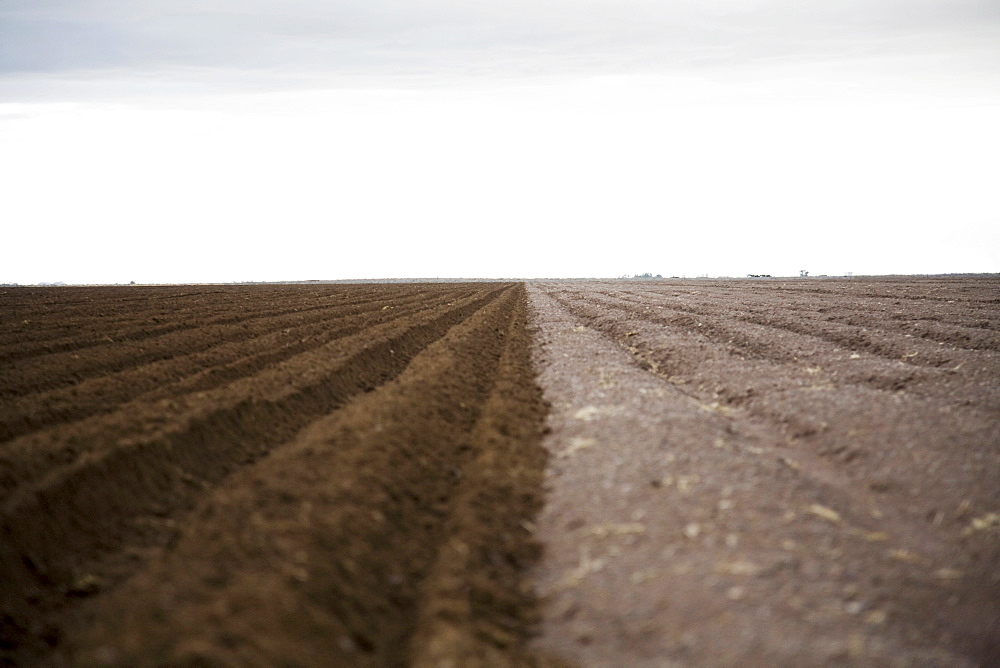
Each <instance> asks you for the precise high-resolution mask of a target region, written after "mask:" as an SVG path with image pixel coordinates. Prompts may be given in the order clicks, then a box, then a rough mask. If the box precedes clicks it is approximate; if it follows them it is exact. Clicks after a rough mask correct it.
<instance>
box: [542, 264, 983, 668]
mask: <svg viewBox="0 0 1000 668" xmlns="http://www.w3.org/2000/svg"><path fill="white" fill-rule="evenodd" d="M530 290H531V296H532V301H533V304H534V306H535V309H536V318H535V323H536V327H537V330H536V333H537V337H538V340H539V343H540V344H541V350H540V352H539V368H540V372H541V375H540V381H541V383H542V385H543V388H544V390H545V396H546V398H547V399H548V400H549V402H550V403H551V406H552V410H551V414H550V416H549V423H550V426H551V429H552V434H551V436H550V437H549V439H548V440H547V445H548V446H549V448H550V449H551V451H552V452H553V455H554V457H553V459H552V464H551V468H550V476H549V485H550V486H551V492H550V493H549V496H548V503H547V505H546V507H545V509H544V510H543V511H542V514H541V517H540V518H539V520H538V522H537V523H538V536H539V538H540V539H541V540H542V541H543V543H544V544H545V549H546V557H545V559H544V560H543V562H542V564H541V566H540V567H539V568H538V569H537V571H536V580H537V583H538V587H539V589H540V590H541V592H542V593H544V594H545V595H546V596H547V598H548V605H547V606H546V614H545V624H544V627H543V633H542V634H541V637H540V638H539V639H538V641H537V646H538V647H539V648H540V649H542V650H545V651H547V652H549V653H551V654H555V655H558V656H560V657H562V658H564V659H569V660H574V661H578V662H580V663H582V664H585V665H595V666H596V665H628V666H663V665H676V664H679V665H787V666H802V665H825V664H831V663H832V664H836V663H844V662H850V663H855V664H861V665H899V666H912V665H920V666H926V665H942V666H944V665H947V666H958V665H968V666H976V665H998V664H1000V356H998V351H1000V281H997V280H995V279H992V280H962V279H954V280H930V279H918V280H840V281H817V280H812V279H810V280H789V281H778V280H761V281H736V282H715V281H687V282H669V281H649V282H622V281H612V282H603V283H569V282H563V283H550V284H533V285H532V287H531V288H530Z"/></svg>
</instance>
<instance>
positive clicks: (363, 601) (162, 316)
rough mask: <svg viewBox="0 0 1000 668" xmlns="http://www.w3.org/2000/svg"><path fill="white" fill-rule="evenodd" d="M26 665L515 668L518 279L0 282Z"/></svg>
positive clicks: (18, 626) (17, 627) (534, 500)
mask: <svg viewBox="0 0 1000 668" xmlns="http://www.w3.org/2000/svg"><path fill="white" fill-rule="evenodd" d="M0 299H2V304H3V310H2V314H3V318H4V327H3V334H2V339H0V360H2V364H3V366H2V371H0V374H2V375H0V379H2V381H0V396H2V397H3V410H2V417H0V419H2V424H3V427H4V429H5V430H6V431H5V433H4V437H5V440H4V442H3V444H2V446H0V492H2V497H0V503H2V514H0V532H2V533H0V537H2V539H0V582H3V587H2V588H0V614H2V617H0V623H2V632H0V652H2V656H3V659H4V660H5V661H6V662H8V663H13V664H24V665H29V664H37V663H45V664H51V665H60V664H65V665H77V664H113V665H164V664H169V665H175V664H185V665H186V664H197V665H206V664H207V665H289V666H291V665H303V666H307V665H317V666H319V665H440V664H441V662H446V663H447V662H452V663H453V664H454V665H470V664H477V663H478V664H492V665H503V664H523V663H526V662H529V661H531V660H530V659H529V658H528V657H527V655H526V654H525V653H524V652H525V650H524V647H525V640H526V638H527V634H528V632H529V630H530V627H531V624H532V622H533V620H534V618H535V609H536V608H535V606H534V604H533V597H532V593H531V591H530V588H528V587H527V586H526V585H525V583H524V572H525V569H526V566H527V565H528V564H530V563H531V562H532V561H533V560H534V559H536V558H537V556H538V553H539V549H538V546H537V544H536V543H535V541H534V539H533V537H532V536H531V534H530V532H529V531H528V530H527V529H526V528H525V525H524V523H525V521H526V519H527V518H530V517H532V516H533V515H534V514H535V513H536V512H537V510H538V509H539V507H540V505H541V501H542V497H541V487H542V475H543V471H544V466H545V461H546V453H545V450H544V449H543V448H542V447H541V445H540V439H541V430H542V420H543V417H544V409H545V406H544V403H543V402H542V400H541V396H540V391H539V389H538V388H537V386H536V385H535V384H534V382H533V370H532V367H531V362H530V347H529V343H530V342H529V338H528V335H527V330H526V327H525V318H526V298H525V290H524V286H523V285H518V284H476V285H462V284H449V285H382V286H371V285H368V286H339V287H331V286H323V287H316V286H310V287H308V288H306V287H259V286H258V287H232V288H192V287H183V288H148V289H146V288H65V289H57V290H30V289H18V290H7V291H5V292H4V293H3V294H2V295H0Z"/></svg>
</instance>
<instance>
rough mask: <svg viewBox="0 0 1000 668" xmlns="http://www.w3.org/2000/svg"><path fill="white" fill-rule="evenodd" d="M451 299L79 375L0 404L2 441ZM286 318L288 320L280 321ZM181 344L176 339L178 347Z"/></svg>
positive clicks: (250, 335)
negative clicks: (65, 383)
mask: <svg viewBox="0 0 1000 668" xmlns="http://www.w3.org/2000/svg"><path fill="white" fill-rule="evenodd" d="M454 299H458V297H456V296H454V295H444V296H440V297H438V298H437V299H428V298H426V297H425V296H422V295H421V296H417V297H415V298H413V299H406V300H395V301H394V302H393V304H392V306H391V307H390V308H389V309H388V310H387V309H385V308H383V306H384V305H380V304H381V303H380V302H378V303H376V304H375V305H373V306H372V308H370V309H367V310H358V311H356V312H352V313H351V314H350V315H340V316H339V317H337V315H335V314H333V313H326V312H324V313H323V314H322V317H318V316H313V317H310V318H304V317H303V318H302V321H305V322H302V321H300V322H298V323H294V324H293V323H289V322H286V321H285V320H283V319H282V320H279V322H277V323H274V324H271V325H270V326H269V327H268V331H265V332H258V331H253V330H249V329H245V330H243V335H244V336H245V337H246V338H243V339H238V340H234V341H227V342H225V343H222V344H219V345H215V346H212V347H210V348H207V349H205V350H202V351H199V352H194V353H188V354H178V355H176V356H173V357H170V358H168V359H165V360H160V361H157V362H152V363H149V364H141V365H139V366H135V367H129V368H127V369H125V370H123V371H119V372H116V373H110V374H106V375H103V376H98V377H96V378H90V379H87V380H84V381H82V382H79V383H77V384H74V385H73V386H71V387H69V388H62V389H57V390H51V391H48V392H40V393H32V394H26V395H22V396H20V397H18V398H16V399H14V400H12V401H10V402H9V403H8V404H6V405H4V406H2V407H0V443H2V442H4V441H7V440H10V439H12V438H15V437H17V436H20V435H22V434H26V433H29V432H32V431H35V430H38V429H40V428H42V427H51V426H53V425H57V424H61V423H65V422H70V421H74V420H79V419H82V418H85V417H88V416H90V415H95V414H98V413H108V412H111V411H113V410H115V409H116V408H117V407H118V406H119V405H120V404H122V403H125V402H128V401H134V400H143V401H151V400H155V399H162V398H169V397H171V396H174V395H178V394H183V393H189V392H195V391H205V390H210V389H212V388H214V387H218V386H219V385H222V384H224V383H228V382H232V381H234V380H236V379H238V378H242V377H245V376H249V375H251V374H252V373H254V372H256V371H258V370H260V369H263V368H265V367H266V366H268V365H271V364H276V363H279V362H281V361H282V360H285V359H288V358H289V357H292V356H294V355H298V354H302V353H303V352H306V351H308V350H310V349H313V348H318V347H320V346H323V345H326V344H327V343H329V342H330V341H333V340H335V339H337V338H341V337H345V336H350V335H352V334H357V333H358V332H360V331H361V330H362V329H363V328H365V327H371V326H373V325H377V324H380V323H382V322H387V321H389V320H394V319H399V318H404V317H408V316H410V315H411V314H413V313H415V312H416V311H417V310H421V309H423V310H426V309H428V308H433V307H434V306H435V305H436V304H440V303H443V302H445V301H449V300H454ZM284 324H291V325H292V326H290V327H283V328H282V325H284ZM201 334H202V332H201V331H200V330H194V331H192V332H191V336H192V337H195V338H196V339H197V338H200V337H201ZM186 347H188V346H178V349H179V350H183V349H184V348H186ZM28 382H34V381H28ZM0 447H2V446H0Z"/></svg>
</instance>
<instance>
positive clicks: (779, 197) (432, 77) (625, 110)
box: [0, 0, 1000, 283]
mask: <svg viewBox="0 0 1000 668" xmlns="http://www.w3.org/2000/svg"><path fill="white" fill-rule="evenodd" d="M998 156H1000V1H998V0H847V1H842V2H835V3H834V2H826V1H823V2H820V1H814V0H742V1H737V0H725V1H719V2H710V1H707V0H547V1H546V0H536V1H533V2H522V1H509V0H505V1H502V2H501V1H499V0H496V1H489V2H486V1H484V0H464V1H462V2H459V1H458V0H439V1H427V0H408V1H405V2H404V1H402V0H341V1H330V0H324V1H320V0H284V1H283V2H277V1H276V0H273V1H268V2H265V1H263V0H240V1H239V2H236V1H235V0H199V1H198V2H194V1H187V0H173V1H170V2H155V1H153V2H144V3H138V2H135V1H134V0H0V234H2V236H0V239H2V246H0V247H2V249H3V254H2V262H0V283H9V282H17V283H37V282H54V281H63V282H67V283H127V282H129V281H136V282H137V283H148V282H173V283H178V282H216V281H218V282H229V281H245V280H260V281H271V280H306V279H338V278H384V277H435V276H440V277H515V278H516V277H570V276H581V277H590V276H594V277H603V276H618V275H622V274H635V273H643V272H651V273H653V274H663V275H664V276H682V275H684V276H700V275H706V274H707V275H710V276H744V275H746V274H747V273H769V274H773V275H798V272H799V270H800V269H806V270H808V271H810V272H811V273H812V274H813V275H816V274H830V275H841V274H844V273H845V272H853V273H854V274H887V273H944V272H1000V185H998V184H1000V158H998Z"/></svg>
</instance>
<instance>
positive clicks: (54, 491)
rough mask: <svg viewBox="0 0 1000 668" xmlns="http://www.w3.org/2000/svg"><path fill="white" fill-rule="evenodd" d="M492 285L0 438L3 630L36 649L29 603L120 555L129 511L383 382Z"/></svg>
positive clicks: (143, 511)
mask: <svg viewBox="0 0 1000 668" xmlns="http://www.w3.org/2000/svg"><path fill="white" fill-rule="evenodd" d="M503 289H504V288H503V287H494V288H493V289H492V290H491V291H489V292H488V293H487V294H485V295H483V296H480V297H478V298H474V299H471V300H464V302H460V303H459V304H456V305H450V306H444V307H442V308H440V309H438V311H437V312H431V313H428V314H424V315H422V316H420V317H415V318H413V319H411V320H409V321H407V322H403V323H400V322H395V321H393V322H389V323H386V324H384V325H381V326H376V327H373V328H372V329H371V330H369V331H366V332H364V333H363V334H359V335H355V336H354V337H348V339H347V340H346V341H337V342H334V343H333V344H331V345H332V346H334V347H330V346H325V347H323V348H320V349H318V350H316V351H313V352H311V353H310V354H308V355H305V356H300V357H298V358H292V359H291V360H288V361H286V362H285V363H283V364H281V365H278V366H277V367H274V368H271V369H268V371H267V373H266V374H258V375H257V376H255V377H252V378H248V379H245V380H242V381H238V382H236V383H234V384H232V385H229V386H225V387H223V388H219V389H218V390H216V391H213V392H207V393H198V394H196V395H188V396H186V397H178V398H175V399H171V400H169V401H165V402H156V403H153V404H150V405H147V406H140V405H131V406H130V407H129V409H128V410H124V411H120V412H118V413H116V414H112V415H111V416H105V417H102V418H98V419H93V420H89V421H84V422H83V423H81V425H80V426H75V425H74V426H73V428H72V429H71V428H70V427H69V426H67V428H66V429H64V430H60V429H59V428H57V429H55V430H52V431H51V432H49V433H46V438H45V439H32V438H31V436H30V435H29V436H27V437H22V439H17V440H15V441H12V442H11V443H9V444H8V445H7V447H5V448H4V450H3V452H2V453H0V455H2V457H3V459H2V460H0V465H2V466H3V468H2V473H3V480H2V481H3V482H4V484H5V487H7V488H9V487H10V485H11V484H15V485H16V487H14V488H9V489H8V495H7V497H6V500H5V501H4V502H3V504H4V505H3V508H2V511H0V580H3V581H4V582H5V587H4V588H3V590H2V592H0V611H2V614H3V616H4V617H3V623H4V625H5V626H6V627H7V631H6V632H5V634H4V635H5V636H9V635H11V632H10V631H9V629H11V628H13V629H15V631H14V632H13V635H15V636H17V637H21V636H24V635H25V634H27V635H26V636H25V640H26V641H27V642H28V643H29V644H32V643H35V644H37V643H38V642H39V641H40V639H39V638H37V637H33V634H32V633H31V632H32V628H31V624H30V623H29V622H30V620H31V619H34V618H37V616H38V614H39V608H41V609H43V610H44V609H45V608H46V607H47V606H58V605H59V604H61V603H62V602H64V601H65V598H66V595H67V593H70V594H71V593H72V592H73V591H75V590H77V589H79V588H80V586H81V585H80V579H81V577H84V576H85V575H87V574H89V572H88V573H83V572H82V571H81V569H84V570H86V569H87V568H88V567H87V566H86V564H87V563H88V562H90V561H99V560H100V558H101V555H103V554H105V553H112V554H116V553H118V552H120V551H121V549H122V546H123V545H125V544H126V543H127V542H128V540H129V539H130V538H131V537H133V536H134V535H135V534H136V533H137V529H136V525H135V519H136V518H139V517H143V516H146V517H161V518H162V517H169V515H171V514H173V513H175V512H177V511H178V510H180V509H182V508H184V507H185V506H186V505H187V504H189V503H190V501H191V499H193V498H194V497H195V496H197V495H199V494H201V493H203V491H204V488H205V487H206V486H211V485H212V484H214V483H215V482H216V481H218V480H219V479H221V478H222V477H223V476H224V475H226V474H227V473H229V472H230V471H232V470H233V469H234V468H236V467H237V466H239V465H241V464H245V463H247V462H250V461H253V460H254V459H256V458H258V457H260V456H261V455H262V454H264V453H265V452H267V451H268V450H269V449H270V448H272V447H274V446H276V445H278V444H280V443H281V442H283V441H285V440H287V439H288V438H290V437H291V436H292V435H293V434H294V433H295V432H296V431H297V430H298V429H300V428H301V427H302V426H304V425H305V424H307V423H308V422H309V421H311V420H313V419H315V418H317V417H319V416H321V415H323V414H325V413H328V412H330V411H331V410H333V409H334V408H336V407H337V406H339V405H342V404H343V403H344V402H346V401H348V400H349V398H350V397H352V396H355V395H357V394H358V393H363V392H366V391H370V390H371V389H373V388H375V387H378V386H379V385H381V384H382V383H384V382H386V381H387V380H389V379H391V378H392V377H394V376H395V375H396V374H398V373H399V372H401V371H402V370H403V369H404V368H406V366H407V364H408V363H409V361H410V360H411V359H412V358H413V357H414V356H416V355H417V354H418V353H419V352H420V351H421V350H423V349H424V348H425V347H426V346H428V345H430V344H431V343H432V342H433V341H435V340H437V339H439V338H440V337H441V336H443V335H445V334H446V333H447V332H448V331H449V330H450V329H451V328H452V327H453V326H454V325H456V324H457V323H459V322H461V321H462V320H464V319H465V318H467V317H468V316H469V315H471V314H473V313H475V312H476V311H477V310H479V309H480V308H482V307H483V306H484V305H485V304H488V303H489V302H491V301H493V300H494V299H496V297H497V295H498V294H499V292H500V291H501V290H503ZM53 438H57V439H58V440H54V441H53V440H52V439H53ZM39 476H40V477H39ZM78 508H87V509H88V512H87V513H85V514H81V513H80V512H78V511H77V509H78ZM98 570H99V569H98ZM41 632H42V633H43V634H44V629H42V631H41Z"/></svg>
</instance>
